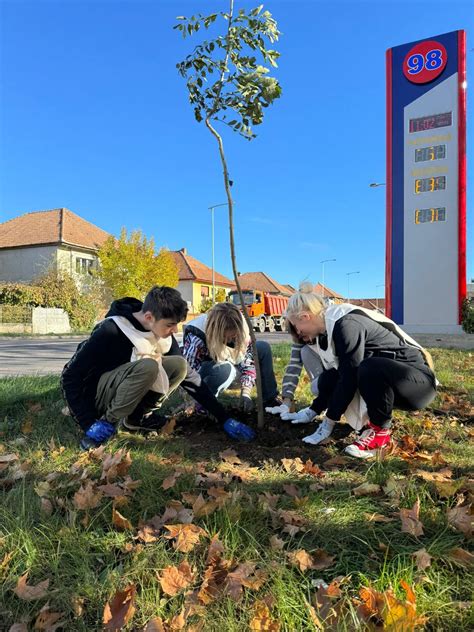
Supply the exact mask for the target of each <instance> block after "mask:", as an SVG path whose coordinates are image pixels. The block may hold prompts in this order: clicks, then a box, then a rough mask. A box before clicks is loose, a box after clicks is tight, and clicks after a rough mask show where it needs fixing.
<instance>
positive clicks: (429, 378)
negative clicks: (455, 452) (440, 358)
mask: <svg viewBox="0 0 474 632" xmlns="http://www.w3.org/2000/svg"><path fill="white" fill-rule="evenodd" d="M338 379H339V372H338V371H337V369H331V370H329V371H324V372H323V373H322V374H321V375H320V376H319V380H318V387H319V396H318V400H320V402H321V404H323V403H324V407H322V410H324V409H325V408H327V407H328V406H329V400H330V397H331V394H332V392H333V390H334V388H335V386H336V383H337V381H338ZM357 381H358V388H359V393H360V394H361V396H362V397H363V398H364V400H365V402H366V404H367V411H368V414H369V419H370V421H371V423H373V424H374V425H376V426H380V427H382V428H390V426H391V418H392V411H393V409H394V408H399V409H400V410H420V409H421V408H424V407H425V406H427V405H428V404H429V403H430V402H432V401H433V399H434V398H435V397H436V386H435V378H434V374H433V373H432V372H431V371H430V370H429V369H428V367H426V368H425V369H420V368H418V367H417V366H415V365H413V364H409V363H408V362H400V361H398V360H391V359H389V358H374V357H372V358H367V359H366V360H364V361H363V362H361V364H360V365H359V368H358V369H357Z"/></svg>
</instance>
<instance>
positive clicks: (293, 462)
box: [281, 457, 305, 474]
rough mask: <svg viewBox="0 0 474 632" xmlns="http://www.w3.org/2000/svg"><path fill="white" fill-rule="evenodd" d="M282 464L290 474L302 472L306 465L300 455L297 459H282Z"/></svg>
mask: <svg viewBox="0 0 474 632" xmlns="http://www.w3.org/2000/svg"><path fill="white" fill-rule="evenodd" d="M281 464H282V465H283V469H284V470H285V471H286V472H289V473H290V474H297V473H299V472H302V471H303V470H304V467H305V466H304V463H303V461H302V460H301V459H300V458H299V457H296V459H282V460H281Z"/></svg>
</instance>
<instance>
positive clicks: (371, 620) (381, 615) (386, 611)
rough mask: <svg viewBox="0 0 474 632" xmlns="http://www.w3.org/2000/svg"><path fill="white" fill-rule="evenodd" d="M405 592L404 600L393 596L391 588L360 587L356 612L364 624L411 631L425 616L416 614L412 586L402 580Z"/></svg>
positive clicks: (395, 630)
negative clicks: (383, 590)
mask: <svg viewBox="0 0 474 632" xmlns="http://www.w3.org/2000/svg"><path fill="white" fill-rule="evenodd" d="M400 585H401V587H402V588H403V590H404V591H405V593H406V600H404V601H402V600H400V599H397V598H396V597H395V594H394V593H393V591H392V590H391V589H389V590H386V591H385V592H383V593H382V592H379V591H377V590H375V589H373V588H370V587H364V588H361V589H360V591H359V595H360V597H361V599H362V602H359V606H358V608H357V614H358V615H359V618H360V619H361V620H362V621H363V622H364V623H366V624H369V625H370V624H375V625H377V624H378V625H379V626H380V625H381V626H383V629H384V630H393V632H411V631H414V630H415V629H416V628H417V626H420V625H422V624H424V623H426V618H425V617H418V616H417V614H416V598H415V593H414V592H413V590H412V588H411V587H410V586H409V585H408V584H407V583H406V582H404V581H401V582H400Z"/></svg>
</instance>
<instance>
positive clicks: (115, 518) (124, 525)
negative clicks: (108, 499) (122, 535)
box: [112, 507, 133, 531]
mask: <svg viewBox="0 0 474 632" xmlns="http://www.w3.org/2000/svg"><path fill="white" fill-rule="evenodd" d="M112 524H113V525H114V527H115V528H116V529H118V530H119V531H126V530H127V529H128V530H131V529H133V526H132V523H131V522H130V520H128V519H127V518H125V516H122V514H121V513H120V511H117V509H115V507H112Z"/></svg>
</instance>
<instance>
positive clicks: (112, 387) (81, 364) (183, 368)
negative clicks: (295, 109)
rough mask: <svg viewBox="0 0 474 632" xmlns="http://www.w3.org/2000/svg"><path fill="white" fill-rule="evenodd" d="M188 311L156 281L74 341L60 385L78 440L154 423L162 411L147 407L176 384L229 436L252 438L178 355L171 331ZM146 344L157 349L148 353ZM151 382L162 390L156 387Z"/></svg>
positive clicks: (155, 426)
mask: <svg viewBox="0 0 474 632" xmlns="http://www.w3.org/2000/svg"><path fill="white" fill-rule="evenodd" d="M187 311H188V308H187V305H186V302H185V301H184V300H183V299H182V297H181V294H180V293H179V292H178V291H177V290H175V289H173V288H170V287H166V286H162V287H159V286H155V287H154V288H152V289H151V290H150V292H149V293H148V294H147V296H146V297H145V300H144V302H143V303H142V302H141V301H138V300H137V299H134V298H123V299H120V300H117V301H114V302H113V303H112V305H111V307H110V310H109V311H108V313H107V314H106V318H105V320H103V321H102V322H101V323H99V324H98V325H97V326H96V327H95V328H94V330H93V331H92V333H91V335H90V337H89V338H88V339H87V340H85V341H84V342H82V343H81V344H80V345H79V346H78V348H77V350H76V353H75V354H74V356H73V357H72V358H71V360H70V361H69V362H68V363H67V364H66V366H65V367H64V369H63V372H62V375H61V387H62V390H63V393H64V397H65V399H66V401H67V403H68V406H69V410H70V411H71V414H72V416H73V418H74V419H75V421H76V422H77V423H78V424H79V425H80V426H81V428H82V430H83V431H84V433H85V436H84V437H83V439H82V441H81V447H83V448H84V449H88V448H94V447H97V446H98V445H100V444H102V443H104V442H105V441H107V440H108V439H110V437H112V435H114V434H115V432H116V431H117V426H118V423H119V422H122V424H123V426H124V427H125V428H126V429H127V430H129V431H132V432H133V431H142V432H150V431H153V430H159V429H160V428H161V427H162V425H163V418H162V417H160V416H159V415H156V413H153V412H152V411H154V410H155V409H156V408H157V407H159V406H160V405H161V403H162V402H163V400H164V399H165V398H166V397H168V396H169V395H170V394H171V393H172V392H173V391H174V390H175V389H176V388H178V386H180V385H181V386H182V387H183V388H184V390H185V391H186V392H188V393H189V394H190V395H191V396H192V397H193V398H194V399H195V400H196V401H197V402H198V403H199V404H200V405H201V406H202V407H203V408H205V409H206V410H208V411H209V412H210V413H211V414H212V415H213V416H214V417H215V418H216V419H217V420H218V422H220V423H222V424H223V428H224V430H225V432H227V434H228V435H229V436H231V437H232V438H235V439H240V440H244V441H249V440H251V439H253V438H254V432H253V430H252V429H251V428H249V427H248V426H246V425H245V424H243V423H241V422H239V421H236V420H235V419H232V418H229V415H228V414H227V412H226V410H225V408H223V406H221V404H219V402H218V401H217V400H216V398H215V397H214V396H213V395H212V393H211V392H210V391H209V389H208V388H207V386H206V385H205V384H204V383H203V382H202V381H201V378H200V376H199V374H198V373H197V372H196V371H194V370H193V369H192V368H191V367H190V366H189V365H188V363H187V362H186V360H185V359H184V358H183V356H182V355H181V351H180V349H179V346H178V343H177V341H176V339H175V338H174V336H173V334H175V333H176V332H177V328H178V323H180V322H182V321H184V320H185V318H186V315H187ZM144 348H145V349H148V348H150V349H153V350H154V349H160V350H161V351H160V353H159V354H158V355H153V354H149V355H147V354H144V353H143V349H144ZM157 385H161V386H162V387H163V390H165V389H166V392H157Z"/></svg>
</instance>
